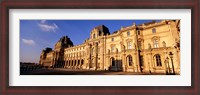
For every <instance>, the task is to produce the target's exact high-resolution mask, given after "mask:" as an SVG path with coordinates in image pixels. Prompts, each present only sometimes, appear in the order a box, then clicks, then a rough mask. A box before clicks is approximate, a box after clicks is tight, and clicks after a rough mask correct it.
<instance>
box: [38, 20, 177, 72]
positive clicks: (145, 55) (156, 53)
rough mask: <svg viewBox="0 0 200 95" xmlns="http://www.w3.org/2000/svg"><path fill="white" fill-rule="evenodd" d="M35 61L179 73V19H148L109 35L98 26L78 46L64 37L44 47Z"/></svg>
mask: <svg viewBox="0 0 200 95" xmlns="http://www.w3.org/2000/svg"><path fill="white" fill-rule="evenodd" d="M39 64H41V65H43V66H46V67H52V68H67V69H71V70H74V69H87V70H109V71H124V72H144V73H172V74H180V20H162V21H159V22H156V21H152V22H148V23H143V24H140V25H136V24H135V23H133V24H132V25H130V26H127V27H121V29H120V30H118V31H115V32H113V33H112V34H110V32H109V29H108V28H107V27H106V26H104V25H100V26H97V27H95V28H94V29H92V30H91V32H90V37H89V38H88V39H86V40H85V41H84V43H82V44H80V45H75V46H74V45H73V42H72V41H71V40H70V38H69V37H68V36H64V37H62V38H60V40H59V41H58V42H57V43H56V44H55V46H54V49H53V50H52V49H51V48H46V49H44V50H43V51H42V53H41V55H40V61H39Z"/></svg>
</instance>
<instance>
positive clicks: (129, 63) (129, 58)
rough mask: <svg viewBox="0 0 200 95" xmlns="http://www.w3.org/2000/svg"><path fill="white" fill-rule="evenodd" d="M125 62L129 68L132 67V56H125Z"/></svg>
mask: <svg viewBox="0 0 200 95" xmlns="http://www.w3.org/2000/svg"><path fill="white" fill-rule="evenodd" d="M127 62H128V65H129V66H133V60H132V56H131V55H128V56H127Z"/></svg>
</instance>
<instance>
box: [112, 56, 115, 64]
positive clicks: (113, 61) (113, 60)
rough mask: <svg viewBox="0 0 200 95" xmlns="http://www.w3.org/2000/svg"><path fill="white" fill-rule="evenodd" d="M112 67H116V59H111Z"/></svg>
mask: <svg viewBox="0 0 200 95" xmlns="http://www.w3.org/2000/svg"><path fill="white" fill-rule="evenodd" d="M111 65H112V66H115V59H114V58H113V57H112V58H111Z"/></svg>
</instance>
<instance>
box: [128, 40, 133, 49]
mask: <svg viewBox="0 0 200 95" xmlns="http://www.w3.org/2000/svg"><path fill="white" fill-rule="evenodd" d="M131 44H132V42H131V41H129V42H127V48H128V49H132V45H131Z"/></svg>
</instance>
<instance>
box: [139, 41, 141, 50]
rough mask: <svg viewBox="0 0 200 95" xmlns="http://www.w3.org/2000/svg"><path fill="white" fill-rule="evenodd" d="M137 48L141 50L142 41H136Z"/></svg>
mask: <svg viewBox="0 0 200 95" xmlns="http://www.w3.org/2000/svg"><path fill="white" fill-rule="evenodd" d="M138 48H139V49H140V50H141V49H142V41H138Z"/></svg>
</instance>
